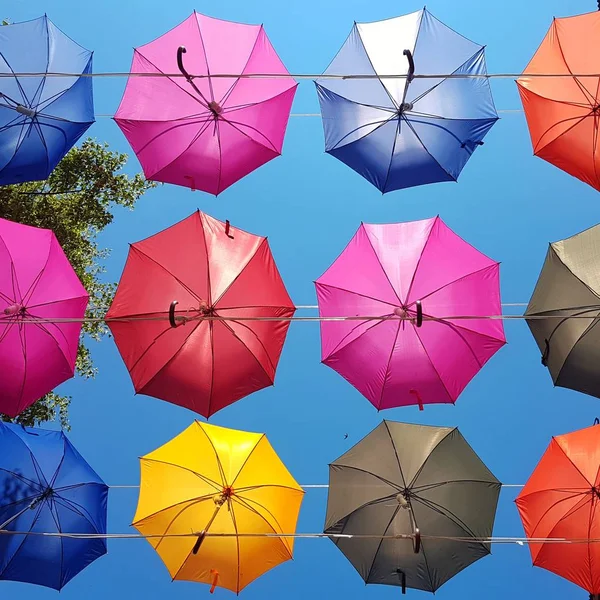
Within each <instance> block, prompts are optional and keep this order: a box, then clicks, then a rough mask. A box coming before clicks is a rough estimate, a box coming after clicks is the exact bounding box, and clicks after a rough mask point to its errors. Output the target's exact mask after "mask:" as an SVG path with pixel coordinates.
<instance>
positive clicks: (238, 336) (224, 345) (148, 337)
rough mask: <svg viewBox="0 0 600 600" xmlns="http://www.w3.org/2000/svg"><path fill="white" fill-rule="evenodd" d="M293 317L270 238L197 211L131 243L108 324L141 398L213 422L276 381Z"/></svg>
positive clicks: (292, 305) (291, 306)
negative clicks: (187, 410)
mask: <svg viewBox="0 0 600 600" xmlns="http://www.w3.org/2000/svg"><path fill="white" fill-rule="evenodd" d="M294 312H295V307H294V304H293V303H292V301H291V299H290V297H289V295H288V293H287V291H286V289H285V286H284V284H283V281H282V279H281V276H280V275H279V271H278V270H277V267H276V265H275V262H274V260H273V256H272V254H271V250H270V248H269V244H268V241H267V239H266V238H264V237H260V236H257V235H252V234H250V233H247V232H245V231H242V230H241V229H236V228H234V227H230V225H229V222H228V221H227V222H226V223H222V222H221V221H217V220H216V219H213V218H212V217H210V216H208V215H206V214H204V213H201V212H200V211H197V212H195V213H194V214H193V215H191V216H189V217H188V218H187V219H184V220H183V221H181V222H179V223H176V224H175V225H173V226H172V227H169V228H168V229H165V230H164V231H161V232H159V233H157V234H156V235H153V236H151V237H149V238H147V239H145V240H143V241H141V242H137V243H135V244H132V245H131V247H130V250H129V255H128V257H127V262H126V264H125V269H124V271H123V275H122V277H121V281H120V282H119V287H118V288H117V293H116V295H115V299H114V301H113V303H112V305H111V307H110V310H109V311H108V314H107V320H108V324H109V327H110V329H111V331H112V333H113V335H114V337H115V341H116V343H117V346H118V348H119V352H120V353H121V356H122V357H123V360H124V361H125V364H126V365H127V368H128V369H129V373H130V375H131V379H132V381H133V385H134V387H135V391H136V393H143V394H147V395H149V396H154V397H156V398H160V399H162V400H166V401H168V402H172V403H173V404H178V405H180V406H185V407H187V408H190V409H192V410H194V411H195V412H197V413H199V414H201V415H203V416H205V417H207V418H208V417H209V416H210V415H212V414H214V413H215V412H217V411H218V410H220V409H222V408H224V407H225V406H228V405H229V404H231V403H233V402H235V401H236V400H239V399H240V398H243V397H244V396H247V395H248V394H251V393H252V392H255V391H257V390H260V389H262V388H264V387H267V386H270V385H273V382H274V378H275V370H276V368H277V363H278V361H279V356H280V354H281V350H282V348H283V343H284V341H285V336H286V334H287V330H288V327H289V321H281V320H265V317H267V318H268V317H271V318H272V317H276V318H279V317H291V316H292V315H293V314H294Z"/></svg>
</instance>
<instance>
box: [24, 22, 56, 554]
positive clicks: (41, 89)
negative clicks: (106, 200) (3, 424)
mask: <svg viewBox="0 0 600 600" xmlns="http://www.w3.org/2000/svg"><path fill="white" fill-rule="evenodd" d="M45 22H46V70H45V71H44V77H40V82H39V83H38V86H37V89H36V91H35V93H34V94H33V96H32V98H31V100H32V102H35V106H36V109H37V107H38V106H39V99H40V98H41V97H42V94H43V93H44V88H45V87H46V78H47V74H48V71H49V69H50V31H49V28H48V20H47V19H45ZM36 98H37V99H38V100H36ZM36 112H37V111H36ZM61 547H62V546H61Z"/></svg>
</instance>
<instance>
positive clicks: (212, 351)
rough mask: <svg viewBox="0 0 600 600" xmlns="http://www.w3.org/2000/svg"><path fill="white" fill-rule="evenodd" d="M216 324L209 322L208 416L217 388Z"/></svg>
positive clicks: (210, 412)
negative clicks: (215, 388)
mask: <svg viewBox="0 0 600 600" xmlns="http://www.w3.org/2000/svg"><path fill="white" fill-rule="evenodd" d="M214 335H215V324H214V321H209V322H208V337H209V339H210V392H209V394H208V406H207V409H206V413H207V415H209V416H210V415H211V414H212V410H211V409H212V399H213V390H214V386H215V338H214Z"/></svg>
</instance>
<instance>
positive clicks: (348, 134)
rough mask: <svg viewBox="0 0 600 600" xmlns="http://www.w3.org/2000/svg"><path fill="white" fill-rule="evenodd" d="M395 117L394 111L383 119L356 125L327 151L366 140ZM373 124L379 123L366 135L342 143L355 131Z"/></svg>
mask: <svg viewBox="0 0 600 600" xmlns="http://www.w3.org/2000/svg"><path fill="white" fill-rule="evenodd" d="M395 118H396V114H395V113H392V114H391V115H390V116H389V117H388V118H386V119H385V120H383V121H373V122H371V123H365V124H364V125H359V126H358V127H355V128H354V129H352V130H351V131H349V132H348V133H347V134H346V135H344V136H343V137H341V138H340V139H339V140H338V141H337V142H336V143H335V144H334V145H333V146H332V147H331V148H330V149H329V150H327V152H331V151H332V150H338V149H339V148H343V147H344V146H350V145H351V144H356V142H360V141H361V140H364V139H365V138H366V137H367V136H369V135H371V134H372V133H375V132H376V131H378V130H379V129H381V128H382V127H383V126H384V125H387V124H388V123H390V122H391V121H393V120H394V119H395ZM373 125H377V127H375V129H372V130H371V131H369V132H367V133H365V134H364V135H361V136H360V137H358V138H356V139H355V140H352V141H351V142H348V143H347V144H342V142H343V141H344V140H345V139H346V138H347V137H350V136H351V135H352V134H353V133H356V132H357V131H358V130H359V129H364V128H365V127H371V126H373Z"/></svg>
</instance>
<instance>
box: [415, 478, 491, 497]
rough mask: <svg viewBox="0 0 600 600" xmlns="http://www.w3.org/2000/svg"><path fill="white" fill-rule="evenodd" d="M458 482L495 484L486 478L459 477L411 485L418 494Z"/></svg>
mask: <svg viewBox="0 0 600 600" xmlns="http://www.w3.org/2000/svg"><path fill="white" fill-rule="evenodd" d="M456 483H483V484H486V485H490V484H495V483H496V482H495V481H486V480H485V479H457V480H449V481H439V482H438V483H428V484H427V485H415V486H413V487H411V488H410V489H411V491H413V492H414V491H416V492H417V494H419V493H422V492H428V491H429V490H434V489H436V488H438V487H441V486H443V485H454V484H456Z"/></svg>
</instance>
